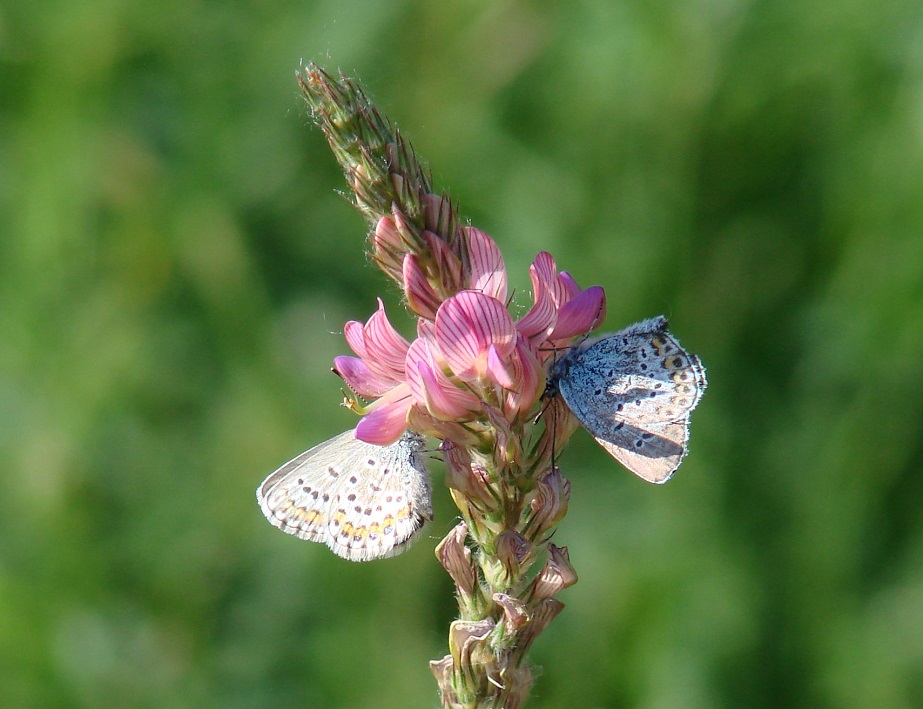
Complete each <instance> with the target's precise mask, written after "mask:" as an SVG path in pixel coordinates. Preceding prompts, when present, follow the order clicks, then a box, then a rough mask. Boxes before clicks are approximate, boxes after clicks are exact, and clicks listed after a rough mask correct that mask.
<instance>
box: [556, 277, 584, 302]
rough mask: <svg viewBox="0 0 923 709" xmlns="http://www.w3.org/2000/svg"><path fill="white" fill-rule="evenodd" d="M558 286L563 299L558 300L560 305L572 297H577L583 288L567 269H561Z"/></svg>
mask: <svg viewBox="0 0 923 709" xmlns="http://www.w3.org/2000/svg"><path fill="white" fill-rule="evenodd" d="M558 287H559V289H560V290H559V292H560V293H561V300H559V301H558V304H559V305H560V304H562V303H566V302H568V301H569V300H571V299H572V298H576V297H577V295H578V294H579V293H580V291H581V290H582V289H581V288H580V286H578V285H577V281H575V280H574V277H573V276H571V275H570V274H569V273H568V272H567V271H561V272H560V273H559V274H558Z"/></svg>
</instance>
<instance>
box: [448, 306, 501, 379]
mask: <svg viewBox="0 0 923 709" xmlns="http://www.w3.org/2000/svg"><path fill="white" fill-rule="evenodd" d="M436 341H437V342H438V344H439V350H440V351H441V352H442V355H443V356H444V357H445V361H446V364H448V366H449V368H450V369H451V370H452V371H453V372H454V373H455V374H457V375H458V376H459V377H461V378H462V379H471V378H473V377H474V376H475V374H476V372H475V367H476V364H477V361H478V358H479V357H480V356H481V353H483V352H486V351H487V348H488V347H489V346H490V345H492V344H493V345H496V347H497V351H498V352H499V353H500V355H501V356H502V357H505V356H507V355H508V354H509V353H510V352H511V351H512V349H513V347H515V345H516V328H515V326H514V325H513V320H512V318H511V317H510V314H509V313H508V312H507V311H506V308H505V307H504V305H503V303H501V302H500V301H499V300H496V299H495V298H491V297H489V296H486V295H484V294H483V293H477V292H475V291H462V292H461V293H458V294H457V295H455V296H453V297H452V298H449V300H447V301H446V302H444V303H443V304H442V305H441V306H440V307H439V311H438V312H437V313H436Z"/></svg>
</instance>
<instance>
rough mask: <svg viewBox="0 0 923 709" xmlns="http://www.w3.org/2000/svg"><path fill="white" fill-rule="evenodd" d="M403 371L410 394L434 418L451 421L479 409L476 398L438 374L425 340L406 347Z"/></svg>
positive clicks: (419, 340) (437, 367)
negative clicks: (405, 373) (405, 371)
mask: <svg viewBox="0 0 923 709" xmlns="http://www.w3.org/2000/svg"><path fill="white" fill-rule="evenodd" d="M405 368H406V370H407V386H408V387H409V388H410V392H411V394H413V397H414V399H415V400H416V401H417V402H418V403H419V404H420V405H422V406H424V407H425V408H426V409H427V411H428V412H429V413H430V415H432V416H433V417H434V418H436V419H439V420H442V421H451V420H453V419H459V418H462V417H465V416H467V415H468V414H470V413H471V412H472V411H478V410H479V409H480V407H481V402H480V399H478V398H477V397H476V396H475V395H474V394H472V393H471V392H470V391H465V390H463V389H460V388H459V387H458V386H456V385H455V383H453V382H452V381H451V380H450V379H449V378H448V377H447V376H446V375H445V374H443V372H442V371H440V369H439V366H438V364H437V363H436V361H435V358H434V357H433V352H432V349H431V345H430V343H429V342H428V341H427V340H424V339H417V340H415V341H414V343H413V344H412V345H411V346H410V350H409V351H408V353H407V362H406V365H405Z"/></svg>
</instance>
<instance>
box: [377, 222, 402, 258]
mask: <svg viewBox="0 0 923 709" xmlns="http://www.w3.org/2000/svg"><path fill="white" fill-rule="evenodd" d="M372 242H373V244H374V246H375V250H376V251H385V252H389V251H390V252H400V251H404V250H405V249H406V248H407V246H406V245H405V244H404V240H403V239H402V238H401V235H400V233H399V232H398V230H397V225H396V224H395V223H394V220H393V219H392V218H391V217H382V218H381V219H379V220H378V224H376V225H375V234H374V235H373V237H372Z"/></svg>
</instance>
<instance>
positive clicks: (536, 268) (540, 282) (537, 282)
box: [516, 252, 557, 342]
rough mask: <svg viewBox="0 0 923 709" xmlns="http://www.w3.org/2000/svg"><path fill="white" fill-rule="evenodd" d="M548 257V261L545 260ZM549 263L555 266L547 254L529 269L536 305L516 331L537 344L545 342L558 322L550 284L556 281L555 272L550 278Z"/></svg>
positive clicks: (520, 322) (522, 319) (517, 324)
mask: <svg viewBox="0 0 923 709" xmlns="http://www.w3.org/2000/svg"><path fill="white" fill-rule="evenodd" d="M543 256H545V257H547V259H545V258H543ZM548 261H551V266H552V268H553V266H554V260H553V259H552V258H551V256H550V255H548V254H547V253H544V252H543V253H541V254H539V255H538V256H536V257H535V261H533V262H532V265H531V266H530V267H529V278H530V279H531V280H532V296H533V298H534V300H535V305H533V306H532V308H531V309H530V310H529V312H528V313H526V314H525V315H524V316H523V317H522V318H520V319H519V321H517V323H516V329H517V330H519V332H520V333H522V335H523V336H524V337H527V338H528V339H530V340H533V341H535V342H541V341H543V340H545V339H546V338H547V337H548V335H549V334H550V333H551V331H552V330H553V329H554V325H555V322H556V320H557V309H556V308H555V303H554V300H553V299H552V297H551V292H550V288H551V286H550V282H552V281H553V280H554V278H553V272H551V275H550V277H549V271H548V263H547V262H548Z"/></svg>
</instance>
